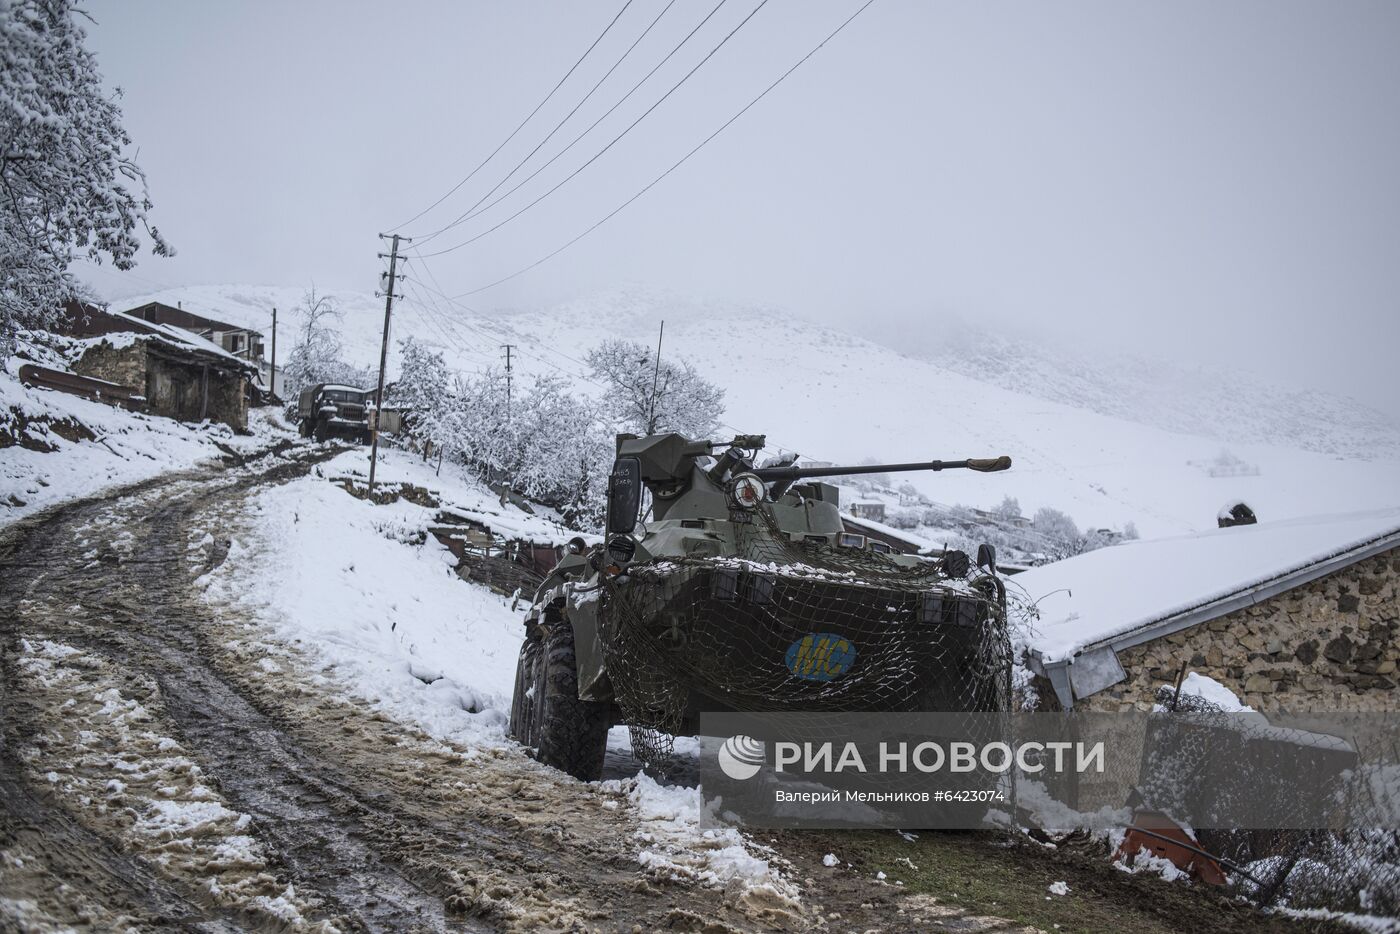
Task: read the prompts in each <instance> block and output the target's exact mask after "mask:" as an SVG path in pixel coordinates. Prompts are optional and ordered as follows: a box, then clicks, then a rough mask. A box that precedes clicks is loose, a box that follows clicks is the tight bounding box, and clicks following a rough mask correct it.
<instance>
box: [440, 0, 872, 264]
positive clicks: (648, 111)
mask: <svg viewBox="0 0 1400 934" xmlns="http://www.w3.org/2000/svg"><path fill="white" fill-rule="evenodd" d="M873 2H874V0H870V3H873ZM767 5H768V0H761V2H760V3H759V4H758V6H756V7H754V8H753V10H751V11H750V12H749V15H748V16H745V17H744V18H743V19H742V20H740V21H739V25H737V26H735V27H734V28H733V29H731V30H730V31H729V33H728V34H727V35H725V37H724V38H723V39H721V40H720V41H719V44H718V45H716V46H715V47H714V48H713V49H711V50H710V51H709V52H708V53H706V55H705V57H704V58H702V59H700V61H699V62H697V63H696V65H695V67H694V68H691V69H690V71H688V72H686V73H685V75H684V77H682V78H681V80H679V81H677V82H676V83H675V84H673V85H672V86H671V89H670V90H668V91H667V92H666V93H665V94H663V95H661V99H660V100H658V101H657V102H656V103H654V104H652V105H651V106H650V107H648V108H647V109H646V111H645V112H643V113H642V115H641V116H640V117H638V118H637V119H636V120H633V121H632V122H631V123H630V124H629V125H628V126H627V129H625V130H623V131H622V132H621V133H619V134H618V135H617V136H615V137H613V139H612V141H611V142H609V143H608V144H607V145H606V146H604V147H603V148H602V149H600V150H598V151H597V152H596V153H594V154H593V155H592V156H591V157H590V158H589V160H588V161H587V162H585V163H584V164H583V165H581V166H579V167H578V168H576V169H574V170H573V172H571V173H569V174H568V175H566V176H565V177H564V178H563V179H562V180H560V181H559V182H558V184H556V185H555V186H554V187H553V188H551V189H549V190H548V191H546V192H545V193H544V194H542V195H540V196H539V197H538V198H536V199H535V200H534V201H531V202H530V203H529V204H527V205H525V206H524V207H523V208H521V209H520V210H518V211H516V212H515V213H514V214H512V215H510V216H509V217H507V218H506V219H505V220H503V221H501V222H499V223H497V224H495V225H493V226H491V227H488V228H486V229H485V230H483V231H482V232H481V233H479V234H477V235H476V236H475V237H471V238H469V239H467V240H463V241H462V242H461V243H459V244H457V245H456V246H450V247H447V248H446V249H443V250H437V251H436V252H433V253H423V254H421V255H422V256H425V257H433V256H442V255H443V254H444V253H451V252H453V251H454V250H460V249H461V248H462V247H464V246H467V245H468V244H471V243H475V242H476V241H478V240H480V239H481V238H482V237H484V236H486V235H487V234H490V233H494V232H495V231H497V230H500V229H501V228H502V227H504V226H505V225H506V224H509V223H510V222H511V221H513V220H515V219H516V218H517V217H519V216H520V215H521V214H524V213H525V212H526V211H528V210H530V209H531V208H532V207H534V206H535V205H537V204H539V203H540V202H541V201H543V200H544V199H545V198H548V197H549V196H550V195H552V194H554V193H555V192H556V191H558V190H559V189H560V188H562V187H564V186H565V185H566V184H568V183H569V182H570V181H572V180H573V179H574V178H576V177H577V176H578V174H579V173H580V172H582V171H583V170H584V169H586V168H588V167H589V166H590V165H592V164H593V163H594V162H596V161H598V159H599V158H601V157H602V156H603V154H604V153H606V152H607V151H608V150H609V149H612V148H613V146H615V145H616V144H617V143H618V141H619V140H621V139H622V138H623V137H624V136H626V135H627V134H628V133H630V132H632V130H633V128H634V127H636V126H637V124H639V123H641V122H642V121H643V120H645V119H646V118H647V117H648V116H649V115H650V114H651V113H652V111H654V110H656V108H658V107H660V106H661V105H662V104H663V103H665V102H666V99H667V98H668V97H670V96H671V95H672V94H674V93H675V92H676V90H677V89H678V88H680V86H681V85H683V84H685V83H686V82H687V81H689V80H690V76H691V75H693V74H695V73H696V72H697V71H699V70H700V68H701V67H702V66H703V65H704V64H705V63H706V62H708V61H709V60H710V59H711V58H713V57H714V55H715V53H716V52H718V51H719V50H720V49H722V48H723V47H724V45H725V43H727V42H728V41H729V40H730V39H732V38H734V34H735V33H737V32H738V31H739V30H741V29H743V28H744V26H745V25H747V24H748V21H749V20H751V19H753V18H754V15H755V14H757V13H758V11H759V10H761V9H763V8H764V7H765V6H767ZM867 5H869V4H867ZM833 35H834V33H833ZM818 48H820V46H818ZM813 51H815V50H813ZM779 80H781V79H779ZM750 106H752V105H750ZM740 113H742V111H740ZM707 142H708V140H707ZM701 145H704V144H703V143H702V144H701ZM502 197H504V196H502ZM499 200H500V199H497V201H495V202H492V206H494V205H495V204H498V203H499Z"/></svg>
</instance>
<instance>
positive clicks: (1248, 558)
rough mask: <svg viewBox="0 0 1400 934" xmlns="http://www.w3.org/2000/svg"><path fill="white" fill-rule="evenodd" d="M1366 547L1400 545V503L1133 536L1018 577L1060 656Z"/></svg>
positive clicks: (1040, 637) (1043, 653) (1048, 658)
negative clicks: (1146, 538)
mask: <svg viewBox="0 0 1400 934" xmlns="http://www.w3.org/2000/svg"><path fill="white" fill-rule="evenodd" d="M1367 546H1375V550H1383V549H1384V548H1387V547H1400V507H1392V508H1388V509H1380V510H1375V511H1370V512H1354V513H1346V514H1342V515H1330V516H1310V517H1306V518H1301V519H1288V520H1280V521H1277V522H1261V523H1259V524H1258V525H1245V526H1236V527H1234V528H1225V529H1210V530H1208V531H1205V532H1196V533H1193V534H1190V535H1179V536H1174V537H1171V538H1159V539H1154V540H1150V541H1133V542H1124V543H1122V544H1118V545H1112V546H1110V547H1107V548H1100V549H1098V550H1097V551H1091V552H1089V553H1088V554H1083V555H1078V556H1076V557H1073V558H1068V559H1066V560H1064V561H1057V562H1055V563H1053V564H1047V565H1042V566H1041V567H1037V568H1031V569H1030V570H1029V571H1026V572H1025V573H1023V574H1018V575H1017V576H1016V584H1017V585H1019V586H1020V587H1023V588H1025V591H1026V593H1027V594H1028V595H1029V596H1030V598H1031V599H1032V600H1035V601H1037V606H1038V607H1039V609H1040V621H1039V622H1038V623H1037V624H1036V628H1037V629H1038V630H1039V631H1038V633H1037V634H1036V635H1034V636H1033V637H1032V638H1031V639H1030V640H1029V647H1030V648H1031V649H1032V650H1035V651H1037V652H1038V653H1039V654H1040V657H1041V659H1042V660H1043V661H1044V662H1053V661H1060V660H1063V659H1066V658H1070V657H1072V656H1073V655H1074V654H1075V653H1076V652H1078V651H1079V650H1080V649H1082V648H1085V647H1087V646H1092V645H1096V644H1100V643H1104V642H1107V641H1110V640H1116V639H1121V638H1123V637H1125V636H1127V635H1128V634H1130V633H1133V632H1135V631H1136V630H1140V629H1142V628H1144V627H1146V626H1150V625H1152V624H1154V623H1158V622H1162V621H1165V620H1168V619H1170V618H1172V617H1174V616H1178V615H1181V614H1185V613H1186V612H1188V611H1191V610H1195V609H1197V608H1201V607H1205V606H1206V605H1207V604H1210V603H1213V602H1215V601H1218V600H1223V599H1225V598H1228V597H1231V596H1234V595H1237V594H1241V593H1243V592H1244V591H1247V590H1250V589H1251V588H1253V587H1255V586H1258V585H1261V584H1265V583H1268V582H1270V581H1276V580H1278V579H1279V578H1284V577H1287V576H1289V575H1290V574H1293V573H1294V572H1300V571H1303V570H1304V569H1307V568H1309V567H1312V566H1314V565H1317V564H1319V563H1321V562H1323V561H1326V560H1328V559H1329V558H1334V557H1339V556H1343V555H1346V554H1348V553H1351V552H1360V551H1362V550H1363V549H1365V548H1366V547H1367ZM1228 611H1229V609H1222V613H1223V612H1228ZM1217 615H1219V614H1217ZM1205 618H1211V617H1209V616H1207V617H1205ZM1200 621H1201V620H1200V619H1193V620H1191V622H1193V623H1194V622H1200Z"/></svg>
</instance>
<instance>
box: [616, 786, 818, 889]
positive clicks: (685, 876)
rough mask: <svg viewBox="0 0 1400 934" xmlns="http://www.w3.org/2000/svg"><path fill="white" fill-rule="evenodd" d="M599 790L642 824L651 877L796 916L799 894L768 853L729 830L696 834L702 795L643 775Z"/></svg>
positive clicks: (644, 858)
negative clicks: (622, 800) (724, 892)
mask: <svg viewBox="0 0 1400 934" xmlns="http://www.w3.org/2000/svg"><path fill="white" fill-rule="evenodd" d="M601 785H602V788H603V789H604V790H605V791H611V792H615V793H617V794H621V795H625V796H626V798H627V799H628V801H629V802H630V803H631V805H632V808H633V810H634V812H635V814H636V818H637V821H638V823H639V824H640V828H639V829H638V830H637V841H638V843H639V844H640V846H641V851H640V853H639V855H638V857H637V859H638V862H640V863H641V864H642V866H643V867H644V868H645V869H647V870H648V871H649V872H651V873H653V874H655V875H657V876H660V877H661V878H664V879H668V880H673V881H684V882H696V883H700V884H702V885H709V886H714V887H720V888H726V889H729V890H731V891H733V892H734V893H735V894H736V895H737V896H738V897H739V898H740V900H741V901H742V902H743V903H745V905H747V906H762V907H764V908H766V909H768V910H770V911H779V912H784V911H796V909H797V906H798V903H799V901H800V897H801V893H800V890H799V889H798V888H797V886H796V885H794V884H793V883H792V882H791V881H789V880H788V879H786V878H784V877H783V875H782V874H781V872H779V870H778V869H777V868H776V867H775V866H774V862H773V855H774V854H773V852H772V851H771V850H769V849H768V848H766V847H763V846H760V845H758V844H755V843H754V842H753V841H752V840H749V839H746V838H745V837H744V835H743V834H742V833H741V832H740V831H738V830H736V829H734V828H732V827H725V828H718V829H709V830H701V829H700V812H701V805H702V802H701V792H700V789H698V788H687V787H682V786H679V785H661V784H659V783H657V782H656V781H655V780H654V779H652V778H651V777H650V776H648V775H646V774H645V773H641V772H639V773H638V774H637V775H636V776H635V777H634V778H628V779H623V780H612V781H606V782H602V783H601Z"/></svg>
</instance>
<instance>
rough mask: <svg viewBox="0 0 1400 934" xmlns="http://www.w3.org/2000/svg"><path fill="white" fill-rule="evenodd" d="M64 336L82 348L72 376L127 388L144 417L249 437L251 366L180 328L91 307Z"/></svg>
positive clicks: (77, 314) (80, 311)
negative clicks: (214, 426) (215, 425)
mask: <svg viewBox="0 0 1400 934" xmlns="http://www.w3.org/2000/svg"><path fill="white" fill-rule="evenodd" d="M60 331H61V333H65V334H67V335H68V336H70V337H76V338H79V339H81V340H82V344H81V345H80V351H81V355H80V356H78V357H77V358H76V359H75V360H74V362H73V364H72V370H73V372H74V373H77V374H78V375H80V376H88V377H92V378H94V379H100V380H106V381H107V382H109V383H116V384H117V385H119V386H124V387H127V388H128V389H130V390H132V391H133V392H135V393H136V394H138V395H139V396H141V397H143V399H144V403H143V406H142V408H143V410H144V411H147V412H151V413H152V414H155V415H163V416H165V417H167V418H174V419H177V420H179V421H192V422H197V421H203V420H205V419H209V420H212V421H217V422H223V423H224V424H227V425H229V426H230V427H232V428H233V429H234V430H236V431H246V430H247V428H248V401H249V396H250V394H251V393H250V386H251V382H252V380H253V378H254V376H255V375H256V372H257V370H256V367H255V366H254V365H253V364H252V363H250V362H248V361H246V360H243V359H240V358H238V357H236V356H234V355H233V354H231V353H229V352H227V351H225V350H223V348H221V347H218V346H217V345H214V344H211V343H209V342H208V341H206V340H203V339H201V338H198V337H195V336H194V335H192V334H189V333H187V332H185V331H182V330H180V329H178V328H175V327H172V326H168V325H161V324H154V323H151V322H149V321H143V320H140V319H138V318H132V317H130V316H128V315H124V314H122V313H120V312H108V311H104V310H102V309H100V308H96V307H93V306H83V307H80V308H73V309H70V310H69V312H68V314H67V316H66V322H65V324H64V325H63V327H61V329H60Z"/></svg>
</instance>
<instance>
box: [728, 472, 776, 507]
mask: <svg viewBox="0 0 1400 934" xmlns="http://www.w3.org/2000/svg"><path fill="white" fill-rule="evenodd" d="M767 492H768V490H767V488H766V487H764V485H763V481H762V480H760V479H758V478H757V477H755V476H754V475H753V474H751V473H741V474H739V476H737V477H735V478H734V480H733V481H732V482H731V483H730V484H729V501H730V502H731V503H733V504H734V505H735V506H738V507H739V508H740V509H756V508H758V504H759V503H761V502H763V497H764V496H765V495H766V494H767Z"/></svg>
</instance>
